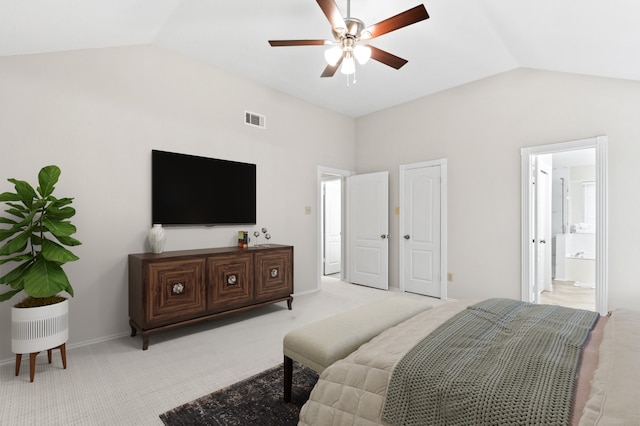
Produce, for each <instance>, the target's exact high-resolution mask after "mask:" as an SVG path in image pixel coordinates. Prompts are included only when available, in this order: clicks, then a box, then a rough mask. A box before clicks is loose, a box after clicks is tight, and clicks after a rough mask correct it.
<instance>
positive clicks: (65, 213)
mask: <svg viewBox="0 0 640 426" xmlns="http://www.w3.org/2000/svg"><path fill="white" fill-rule="evenodd" d="M75 214H76V209H74V208H73V207H63V208H61V209H59V208H57V207H56V206H54V205H50V206H49V207H48V208H47V217H48V218H49V219H52V220H63V219H69V218H70V217H73V216H74V215H75Z"/></svg>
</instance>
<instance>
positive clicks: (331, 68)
mask: <svg viewBox="0 0 640 426" xmlns="http://www.w3.org/2000/svg"><path fill="white" fill-rule="evenodd" d="M341 63H342V58H340V59H338V62H336V64H335V65H327V67H326V68H325V69H324V71H323V72H322V75H321V76H320V77H333V75H334V74H335V73H336V71H338V68H340V64H341Z"/></svg>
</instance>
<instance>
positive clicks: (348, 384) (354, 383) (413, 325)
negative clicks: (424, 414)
mask: <svg viewBox="0 0 640 426" xmlns="http://www.w3.org/2000/svg"><path fill="white" fill-rule="evenodd" d="M490 300H495V299H490ZM485 302H486V301H485V300H467V301H456V302H451V303H447V304H445V305H441V306H438V307H436V308H434V309H430V310H428V311H425V312H422V313H420V314H417V315H415V316H414V317H412V318H410V319H409V320H407V321H404V322H403V323H401V324H399V325H397V326H395V327H392V328H390V329H388V330H386V331H384V332H382V333H381V334H380V335H378V336H377V337H375V338H373V339H372V340H371V341H369V342H368V343H366V344H364V345H362V346H361V347H360V348H359V349H358V350H356V351H355V352H353V353H351V354H350V355H349V356H347V357H346V358H344V359H342V360H339V361H337V362H335V363H334V364H332V365H331V366H329V367H328V368H327V369H325V370H324V371H323V372H322V374H321V375H320V378H319V380H318V383H317V384H316V386H315V387H314V389H313V390H312V392H311V395H310V397H309V400H308V401H307V403H306V404H305V405H304V406H303V408H302V410H301V412H300V422H299V424H300V425H302V426H305V425H309V426H310V425H320V424H322V425H331V424H334V425H363V426H366V425H380V424H382V425H391V424H398V425H399V424H442V425H450V424H470V425H473V424H491V423H493V424H504V421H502V420H500V418H492V417H491V416H489V417H481V418H483V419H485V420H482V421H479V420H478V418H480V417H473V416H474V415H476V414H473V415H471V416H469V415H467V414H466V413H464V414H460V417H459V418H456V419H454V420H452V418H451V417H448V418H440V419H439V420H438V421H433V422H431V421H429V422H426V423H425V422H424V418H420V417H418V418H419V419H421V420H420V421H417V420H415V419H416V417H411V416H409V417H408V418H407V417H404V418H403V417H402V416H400V417H398V416H397V415H396V416H394V414H393V413H394V410H393V408H392V409H389V405H391V403H390V402H389V401H387V396H389V399H390V400H392V399H398V398H397V392H398V389H402V386H404V385H402V384H400V385H398V383H402V381H401V380H400V381H399V380H394V377H398V375H399V373H398V372H397V371H395V372H394V370H396V369H399V366H401V365H403V364H405V360H406V359H407V356H408V354H409V353H411V352H415V348H416V347H418V346H420V345H421V344H422V342H424V341H429V339H431V340H434V341H435V342H436V346H442V347H447V346H450V345H447V344H445V345H443V344H439V345H437V342H438V338H439V339H445V340H441V341H447V342H448V340H446V339H447V337H442V336H440V335H439V333H440V329H442V328H445V326H447V325H449V324H450V323H451V321H452V320H453V319H454V318H457V317H459V316H463V314H465V313H466V312H468V310H469V309H472V308H473V307H474V306H476V305H479V304H482V303H485ZM518 303H522V302H518ZM527 305H531V304H527ZM532 306H541V305H532ZM570 311H577V310H570ZM583 312H584V311H583ZM594 318H595V319H594V320H593V321H591V320H587V323H588V322H589V321H591V325H589V326H588V330H587V332H586V338H584V339H583V343H584V344H583V345H580V347H579V359H578V361H577V365H576V367H575V374H574V375H573V376H572V377H571V379H570V380H571V384H570V388H571V393H570V396H569V404H565V405H568V406H569V411H568V412H567V413H565V420H566V421H565V422H564V424H575V425H578V424H579V425H594V424H599V425H636V424H637V425H640V393H639V391H638V387H639V386H640V367H638V366H637V365H636V359H635V358H636V357H637V354H638V353H640V312H638V311H632V310H626V309H618V310H615V311H613V312H612V313H611V314H610V315H609V316H608V317H599V316H597V315H594ZM441 326H442V327H441ZM498 328H499V327H498ZM525 334H527V335H529V334H530V333H529V332H527V333H525ZM433 336H438V337H437V338H434V337H433ZM465 338H466V337H465ZM457 341H464V339H458V340H457ZM473 345H476V343H474V344H473ZM551 346H553V344H551ZM456 347H458V348H459V347H460V344H456ZM489 353H493V350H491V351H489ZM423 355H424V354H423ZM438 356H440V357H441V356H442V354H440V355H438ZM472 358H473V357H472ZM471 362H475V359H472V361H471ZM500 362H501V361H497V364H499V363H500ZM554 362H555V361H554ZM437 364H442V362H440V361H439V362H438V363H437ZM463 364H464V363H462V364H461V363H459V362H457V361H456V362H455V363H452V364H451V365H463ZM552 364H553V362H552ZM470 365H475V364H470ZM509 369H511V370H518V368H513V367H509ZM509 369H507V372H508V371H509ZM445 370H447V371H451V370H452V368H447V369H445ZM461 371H462V370H461ZM492 371H493V370H492ZM545 371H546V370H545ZM409 372H410V374H408V376H410V377H415V370H409ZM427 373H429V372H427ZM467 373H468V372H467ZM405 374H406V371H405ZM434 374H435V373H434ZM456 374H458V373H456ZM489 375H491V372H489ZM550 377H553V376H550ZM405 380H406V377H405ZM424 382H430V380H424ZM557 383H558V381H557V380H556V379H552V380H550V381H549V382H548V383H547V385H548V386H547V385H545V387H547V388H548V387H550V386H551V387H555V386H556V384H557ZM458 385H459V383H458ZM480 385H482V384H480ZM398 386H400V387H398ZM447 386H448V385H447ZM390 387H391V392H390ZM498 387H500V386H498ZM565 387H566V386H565ZM483 389H484V388H483ZM416 392H417V391H415V390H414V389H413V388H412V390H410V391H409V392H408V393H410V394H411V393H416ZM426 392H436V393H435V395H438V396H437V397H434V398H430V399H431V400H438V402H437V404H436V403H435V402H432V401H431V402H430V404H431V405H432V406H436V408H435V410H436V411H437V410H440V412H448V413H449V414H450V412H451V411H452V410H451V409H450V405H451V404H450V403H449V402H447V400H446V399H445V396H441V395H440V394H438V392H440V391H439V390H437V389H436V390H433V389H428V390H427V391H426ZM483 392H484V390H483ZM401 393H402V392H401ZM405 393H406V392H405ZM507 393H508V392H507ZM514 393H515V394H518V395H520V394H529V393H531V392H529V389H528V388H527V391H526V392H514ZM388 394H389V395H388ZM421 395H422V394H421ZM487 395H488V393H487ZM550 395H551V396H553V393H551V394H550ZM545 398H546V399H554V398H550V397H549V395H547V396H544V395H543V396H542V397H539V398H538V400H545ZM416 399H418V398H416ZM423 399H426V398H423ZM441 399H442V402H440V400H441ZM486 399H487V398H485V401H484V404H485V407H484V411H485V412H487V413H488V414H490V415H493V414H494V412H498V411H500V410H499V409H498V408H497V407H498V406H499V405H500V404H502V403H499V402H495V403H494V401H491V400H489V401H488V402H487V401H486ZM538 400H537V401H538ZM538 403H539V402H536V404H538ZM447 404H449V405H447ZM509 404H510V405H509ZM509 404H507V409H506V410H502V411H505V412H509V411H510V410H515V408H516V407H517V405H519V404H518V403H515V404H513V401H510V402H509ZM463 405H464V404H463ZM503 405H504V404H503ZM438 406H441V407H444V408H437V407H438ZM487 407H489V408H488V409H487ZM419 408H420V407H419ZM458 408H459V407H458ZM463 408H464V407H463ZM420 409H421V408H420ZM399 411H400V412H403V410H399ZM405 411H406V410H405ZM432 411H433V410H432ZM453 411H455V410H453ZM397 412H398V410H397V409H396V414H397ZM389 413H392V414H391V415H390V414H389ZM461 413H462V411H461ZM485 414H486V413H485ZM456 415H457V414H456ZM530 415H531V410H529V413H525V416H524V420H522V419H520V420H522V421H520V420H518V421H513V422H512V423H513V424H545V423H546V424H558V423H555V420H553V421H548V419H546V418H544V417H543V418H535V417H533V419H535V420H531V419H532V418H531V417H527V416H530ZM535 415H537V413H535V410H534V416H535ZM554 419H557V418H554Z"/></svg>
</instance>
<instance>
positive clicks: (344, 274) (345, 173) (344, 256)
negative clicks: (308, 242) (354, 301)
mask: <svg viewBox="0 0 640 426" xmlns="http://www.w3.org/2000/svg"><path fill="white" fill-rule="evenodd" d="M323 174H331V175H336V176H340V185H341V197H342V200H341V201H342V203H341V205H342V213H341V216H342V224H341V225H342V226H341V228H342V235H343V236H344V238H342V241H341V242H340V244H341V253H340V257H341V259H340V261H341V262H342V265H343V266H342V271H341V273H340V276H341V279H342V280H347V281H348V278H349V276H348V275H349V272H348V270H346V266H345V265H348V264H349V263H348V262H349V254H348V253H347V252H348V250H347V246H346V243H347V240H348V238H347V235H348V231H349V230H348V223H347V217H346V214H347V213H346V208H345V203H346V198H345V197H346V188H345V186H346V179H347V177H349V176H353V175H355V174H356V172H354V171H350V170H342V169H334V168H331V167H325V166H318V167H317V185H316V193H317V194H316V196H317V197H316V206H318V207H317V208H316V241H317V244H316V249H317V251H316V288H315V291H318V290H320V289H321V280H322V175H323Z"/></svg>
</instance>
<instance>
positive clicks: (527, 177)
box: [521, 136, 609, 315]
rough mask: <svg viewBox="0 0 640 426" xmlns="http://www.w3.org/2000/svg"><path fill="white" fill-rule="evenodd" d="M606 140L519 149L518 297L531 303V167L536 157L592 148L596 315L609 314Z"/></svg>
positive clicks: (532, 252) (593, 139)
mask: <svg viewBox="0 0 640 426" xmlns="http://www.w3.org/2000/svg"><path fill="white" fill-rule="evenodd" d="M608 144H609V142H608V137H607V136H597V137H594V138H589V139H581V140H576V141H570V142H562V143H556V144H550V145H542V146H536V147H530V148H522V149H521V157H522V158H521V160H522V163H521V172H522V175H521V189H522V199H521V203H522V206H521V214H522V217H521V232H522V235H521V244H522V246H521V253H522V259H521V262H522V270H521V297H522V300H524V301H527V302H533V301H534V300H533V295H534V283H535V276H536V274H535V265H536V259H535V250H534V249H533V244H532V241H533V239H534V232H535V230H534V226H533V223H534V220H535V214H534V213H533V208H534V206H535V199H534V194H533V191H532V190H531V187H532V185H531V184H532V180H533V173H532V172H531V170H532V164H533V161H534V158H535V156H537V155H542V154H551V153H557V152H565V151H573V150H579V149H585V148H595V151H596V311H597V312H598V313H600V314H601V315H606V314H607V311H608V268H609V258H608V255H609V253H608V251H609V250H608V223H609V209H608V204H609V203H608Z"/></svg>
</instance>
